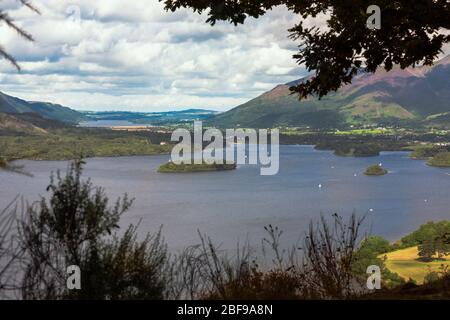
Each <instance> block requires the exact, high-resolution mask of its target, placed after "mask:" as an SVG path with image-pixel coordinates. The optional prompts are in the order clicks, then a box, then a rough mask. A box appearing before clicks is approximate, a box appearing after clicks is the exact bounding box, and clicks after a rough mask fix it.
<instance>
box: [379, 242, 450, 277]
mask: <svg viewBox="0 0 450 320" xmlns="http://www.w3.org/2000/svg"><path fill="white" fill-rule="evenodd" d="M380 258H386V261H385V265H386V268H388V269H389V270H390V271H392V272H395V273H397V274H398V275H399V276H401V277H402V278H404V279H405V280H409V279H413V280H414V281H416V282H417V284H422V283H423V281H424V278H425V276H426V275H427V274H428V273H430V272H431V271H437V272H439V271H442V267H443V266H445V265H449V266H450V256H447V257H445V259H444V260H434V261H431V262H422V261H419V260H418V258H419V256H418V249H417V247H411V248H406V249H401V250H396V251H393V252H389V253H386V254H383V255H381V256H380Z"/></svg>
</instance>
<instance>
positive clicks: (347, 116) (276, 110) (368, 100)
mask: <svg viewBox="0 0 450 320" xmlns="http://www.w3.org/2000/svg"><path fill="white" fill-rule="evenodd" d="M305 79H307V78H303V79H300V80H297V81H294V82H291V83H288V84H283V85H278V86H276V87H275V88H274V89H272V90H270V91H268V92H266V93H264V94H262V95H260V96H259V97H257V98H255V99H252V100H250V101H249V102H247V103H245V104H243V105H240V106H238V107H236V108H234V109H232V110H230V111H228V112H225V113H222V114H219V115H217V116H215V117H214V118H213V119H211V121H210V124H212V125H215V126H218V127H236V126H241V127H276V126H298V127H302V126H308V127H315V128H329V127H345V126H349V125H364V124H367V125H373V124H417V125H421V124H425V125H436V126H444V127H450V121H449V120H450V56H447V57H445V58H444V59H442V60H440V61H438V62H437V63H436V64H435V65H434V66H422V67H417V68H407V69H404V70H402V69H400V68H399V67H394V69H393V70H391V71H390V72H386V71H384V70H380V71H377V72H376V73H374V74H367V73H361V74H359V75H357V76H356V77H355V78H354V79H353V82H352V83H351V84H349V85H345V86H343V87H342V88H340V89H339V90H338V91H337V92H335V93H330V94H329V95H327V96H326V97H324V98H322V99H321V100H319V99H317V98H314V97H310V98H308V99H306V100H303V101H299V100H298V97H297V96H296V95H292V94H291V92H290V90H289V88H290V87H291V86H292V85H295V84H297V83H299V82H302V81H304V80H305Z"/></svg>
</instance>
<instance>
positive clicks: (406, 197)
mask: <svg viewBox="0 0 450 320" xmlns="http://www.w3.org/2000/svg"><path fill="white" fill-rule="evenodd" d="M167 160H168V156H147V157H120V158H93V159H88V160H87V166H86V169H85V176H86V177H91V179H92V182H93V183H94V184H95V185H99V186H103V187H104V188H105V189H106V192H107V194H108V196H109V197H110V199H112V200H113V199H116V198H117V197H119V196H121V195H122V194H123V193H125V192H126V193H128V194H129V195H130V196H131V197H134V198H135V202H134V204H133V207H132V209H131V210H130V211H129V212H128V213H127V214H126V215H125V216H124V217H123V219H122V222H121V224H122V226H125V225H128V224H129V223H138V222H139V221H140V220H142V221H141V225H140V232H141V233H142V234H144V233H145V232H148V231H151V232H154V231H156V230H158V228H159V226H161V225H163V226H164V227H163V230H164V236H165V238H166V240H167V242H168V244H169V246H170V248H171V249H175V250H176V249H180V248H182V247H185V246H187V245H190V244H195V243H198V234H197V230H200V232H202V233H206V234H208V235H209V236H210V237H211V238H212V239H213V240H214V241H215V242H216V243H221V244H222V247H223V248H225V249H233V248H235V247H236V243H237V242H238V241H240V242H244V241H245V240H246V239H248V240H249V241H250V242H251V243H252V244H254V245H257V246H258V245H260V243H261V239H262V238H263V237H264V230H263V227H264V226H265V225H268V224H272V225H276V226H279V227H280V228H281V229H282V230H284V242H283V243H285V244H288V243H289V244H290V243H293V242H295V241H296V240H297V239H298V238H299V237H300V236H303V235H304V232H305V231H306V230H307V228H308V224H309V222H310V221H311V220H312V219H313V220H316V221H317V219H318V218H319V217H320V215H321V214H323V215H325V216H331V214H332V213H334V212H337V213H338V214H341V215H344V216H349V215H350V214H351V213H352V212H356V213H357V214H358V215H364V214H367V220H366V224H365V230H366V231H368V232H369V233H371V234H377V235H382V236H384V237H386V238H388V239H389V240H395V239H398V238H400V237H401V236H403V235H405V234H407V233H408V232H411V231H413V230H415V229H416V228H417V227H418V226H419V225H420V224H422V223H425V222H427V221H429V220H441V219H450V193H449V190H450V175H449V174H450V169H442V168H433V167H429V166H427V165H426V164H425V162H424V161H417V160H411V159H409V158H408V153H407V152H384V153H382V154H381V155H380V156H379V157H370V158H352V157H337V156H335V155H334V154H333V153H332V152H329V151H318V150H315V149H314V148H313V147H312V146H281V148H280V171H279V173H278V175H275V176H261V175H260V174H259V173H260V171H259V167H258V166H238V169H237V170H234V171H227V172H209V173H188V174H160V173H157V172H156V170H157V168H158V166H159V165H160V164H162V163H164V162H166V161H167ZM19 163H20V164H23V165H24V166H25V169H26V170H27V171H28V172H31V173H32V174H33V175H34V177H33V178H30V177H27V176H22V175H17V174H13V173H10V172H5V171H0V207H6V205H7V204H8V203H9V202H10V201H11V200H12V199H13V198H14V197H15V196H17V195H21V196H22V197H23V198H24V199H27V200H28V201H34V200H36V199H38V197H39V195H45V193H46V192H45V188H46V186H47V185H48V183H49V175H50V172H52V171H55V170H57V169H61V170H65V169H66V167H67V162H64V161H19ZM377 163H382V164H383V166H384V167H385V168H387V169H388V170H389V171H390V173H389V174H388V175H386V176H382V177H368V176H365V175H364V174H363V172H364V170H365V169H366V168H367V167H368V166H369V165H371V164H377ZM319 185H321V186H322V187H321V188H319Z"/></svg>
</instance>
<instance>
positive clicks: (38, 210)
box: [21, 160, 168, 299]
mask: <svg viewBox="0 0 450 320" xmlns="http://www.w3.org/2000/svg"><path fill="white" fill-rule="evenodd" d="M83 164H84V162H83V161H81V160H77V161H75V162H73V163H72V164H71V165H70V167H69V170H68V172H67V174H66V176H65V177H61V175H60V173H59V172H58V174H57V176H56V179H55V178H54V177H52V179H51V183H50V185H49V187H48V191H50V197H49V199H48V200H47V199H46V198H42V199H41V201H40V202H39V203H37V204H35V205H33V206H30V207H29V208H28V210H27V212H26V218H25V219H24V220H23V221H22V222H21V224H22V226H21V236H22V239H21V242H22V248H23V250H24V260H25V262H24V267H23V270H24V271H23V272H21V273H23V281H22V282H23V284H22V288H23V289H22V296H23V298H24V299H68V298H69V299H107V298H111V299H140V298H146V299H160V298H162V297H163V290H164V283H165V281H164V276H163V270H164V269H165V267H166V265H165V263H166V259H167V257H168V255H167V249H166V246H165V244H164V243H163V241H162V238H161V236H160V234H159V233H158V234H157V235H155V236H150V235H148V236H147V237H146V238H145V239H144V240H143V241H142V242H139V241H138V240H137V232H136V230H137V229H136V227H133V226H130V228H128V230H127V231H126V232H125V234H124V235H123V236H122V237H119V236H118V235H117V233H116V232H115V230H117V229H118V228H119V226H118V223H119V219H120V217H121V215H122V214H123V213H124V212H126V211H127V210H128V209H129V208H130V205H131V204H132V201H130V200H128V198H127V196H126V195H125V196H124V197H123V199H118V200H117V201H116V203H115V205H114V206H113V207H111V208H110V207H109V206H108V198H107V197H106V196H105V194H104V191H103V189H101V188H95V187H94V186H93V185H92V183H91V182H90V181H89V180H87V181H83V180H82V179H81V175H82V166H83ZM69 266H77V267H79V270H80V271H81V277H80V278H81V290H69V288H67V280H68V273H67V267H69Z"/></svg>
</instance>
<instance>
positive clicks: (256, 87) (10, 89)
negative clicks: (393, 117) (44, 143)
mask: <svg viewBox="0 0 450 320" xmlns="http://www.w3.org/2000/svg"><path fill="white" fill-rule="evenodd" d="M34 3H35V5H36V6H37V7H38V8H39V9H40V11H41V12H42V15H41V16H38V15H36V14H35V13H34V12H32V11H31V10H28V9H26V8H24V7H21V6H19V5H18V4H17V1H15V0H2V1H0V8H7V9H9V10H10V11H9V13H10V15H11V16H12V17H13V18H14V19H16V21H17V22H18V24H20V25H21V26H22V27H23V28H25V29H26V30H28V31H29V32H31V33H32V34H33V36H34V37H35V39H36V41H35V42H33V43H30V42H27V41H25V40H23V39H20V38H19V37H18V35H17V34H16V33H15V32H13V31H12V30H10V29H8V28H6V27H5V26H1V25H0V39H1V40H0V44H1V45H3V46H4V47H5V48H7V50H8V51H9V52H10V53H11V54H13V55H14V56H15V57H17V58H18V60H19V62H20V64H21V66H22V68H23V71H22V72H21V73H17V71H16V70H15V69H14V68H13V67H12V66H10V65H9V64H8V63H7V62H6V61H4V60H0V79H1V83H2V85H1V87H0V90H1V91H4V92H6V93H8V94H12V95H16V96H19V97H21V98H24V99H30V100H41V101H51V102H54V103H60V104H63V105H67V106H70V107H72V108H75V109H82V110H125V109H129V110H135V111H160V110H173V109H185V108H205V109H216V110H226V109H229V108H232V107H235V106H236V105H238V104H241V103H243V102H246V101H248V100H249V99H251V98H254V97H256V96H257V95H259V94H261V93H262V92H264V91H266V90H268V89H270V88H272V87H274V86H276V85H277V84H279V83H287V82H290V81H292V80H295V79H298V78H300V77H302V76H304V75H305V74H306V71H305V70H304V69H303V68H301V67H299V66H298V65H297V64H296V62H295V60H294V59H293V58H292V55H293V54H294V53H295V52H296V50H297V47H296V43H295V42H293V41H291V40H290V39H289V38H288V35H289V33H288V31H287V30H288V29H289V28H290V27H292V26H293V25H294V24H295V23H296V22H298V19H299V17H298V16H296V15H293V14H292V13H290V12H288V10H287V9H286V8H284V7H279V8H275V9H274V10H271V11H270V12H269V13H268V14H267V15H265V16H263V17H261V18H259V19H253V18H249V19H248V21H247V23H246V24H245V25H242V26H238V27H235V26H233V25H230V24H229V23H226V22H219V23H217V24H216V25H215V26H214V27H212V26H210V25H209V24H206V23H205V21H206V19H207V17H206V16H205V15H198V14H196V13H193V12H191V11H190V10H187V9H183V10H180V11H177V12H175V13H172V12H166V11H165V10H164V9H163V5H162V4H161V3H160V2H158V1H157V0H134V1H129V0H98V1H92V0H77V1H73V0H34ZM74 3H75V4H76V5H74ZM324 21H325V17H323V16H322V17H318V18H317V21H315V22H314V23H315V24H316V25H319V26H320V25H324ZM311 23H312V22H311Z"/></svg>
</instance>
